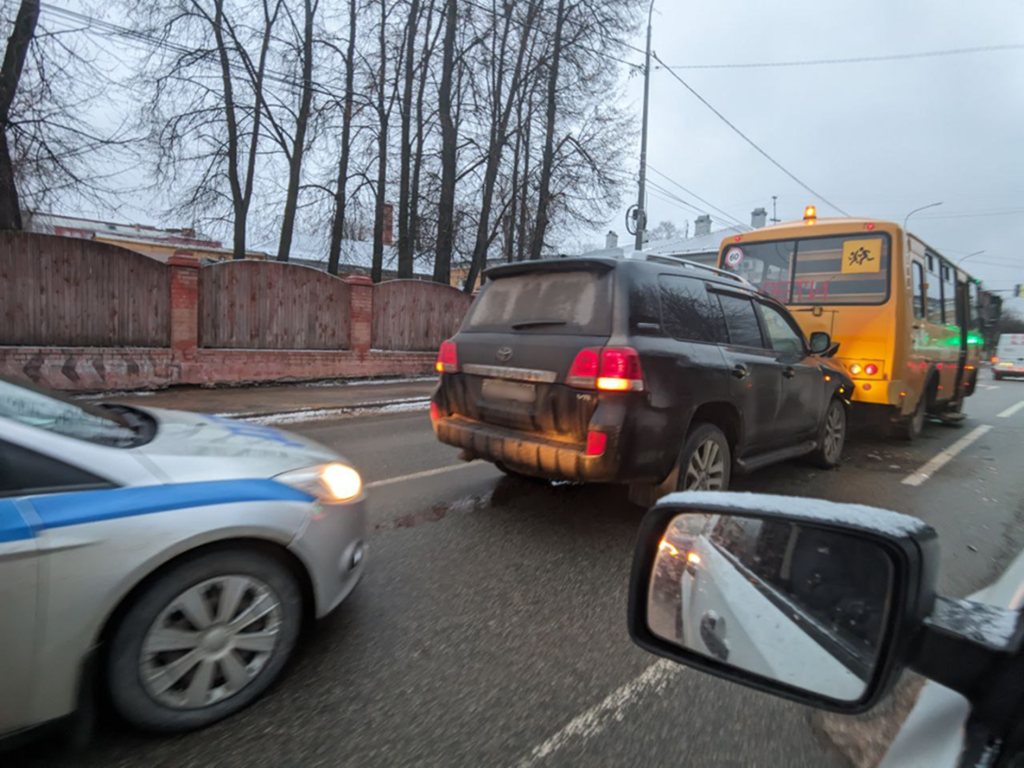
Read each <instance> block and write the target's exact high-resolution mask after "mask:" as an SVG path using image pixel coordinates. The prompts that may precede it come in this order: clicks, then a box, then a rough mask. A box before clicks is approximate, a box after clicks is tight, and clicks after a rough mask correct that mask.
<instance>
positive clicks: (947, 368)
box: [719, 208, 982, 439]
mask: <svg viewBox="0 0 1024 768" xmlns="http://www.w3.org/2000/svg"><path fill="white" fill-rule="evenodd" d="M719 266H720V268H721V269H724V270H726V271H729V272H733V273H737V274H739V275H741V276H743V277H744V278H746V279H747V280H748V281H749V282H751V283H753V284H754V285H755V286H756V287H757V288H759V289H760V290H761V291H762V292H764V293H766V294H768V295H770V296H774V297H775V298H776V299H778V300H779V301H781V302H783V303H784V304H786V305H788V306H789V309H790V311H791V312H792V313H793V316H794V317H795V318H796V319H797V322H799V324H800V326H801V327H802V328H803V330H804V333H805V334H806V335H807V336H808V337H810V335H811V334H812V333H814V332H821V331H823V332H825V333H828V334H829V336H830V337H831V339H832V341H833V342H838V344H839V349H838V351H837V352H836V354H835V358H836V359H837V360H840V361H841V362H842V363H843V364H844V365H845V366H846V368H847V370H848V371H849V373H850V376H851V377H852V378H853V380H854V382H855V393H854V398H853V399H854V405H855V407H856V408H857V409H858V411H859V418H860V420H864V421H871V422H873V423H878V424H886V425H891V428H892V430H893V431H894V432H896V433H897V434H899V435H901V436H903V437H906V438H908V439H909V438H912V437H915V436H916V435H918V434H919V433H920V431H921V428H922V426H923V424H924V421H925V418H926V417H927V416H929V415H931V416H933V417H936V418H940V419H943V420H947V421H956V420H959V419H960V418H962V415H961V409H962V406H963V402H964V398H965V397H967V396H969V395H971V394H973V392H974V388H975V384H976V381H977V373H978V369H977V366H978V361H979V359H980V354H981V347H982V335H981V320H980V293H981V292H980V286H979V284H978V281H976V280H973V279H972V278H971V277H970V275H968V274H967V273H966V272H964V271H963V270H961V269H958V268H957V267H956V265H955V264H954V263H953V262H952V261H950V260H949V259H947V258H945V257H944V256H942V254H940V253H939V252H938V251H937V250H936V249H934V248H932V247H930V246H929V245H928V244H927V243H925V242H924V241H923V240H921V239H920V238H918V237H916V236H914V235H912V234H909V233H907V232H905V231H904V230H903V228H902V227H901V226H900V225H899V224H895V223H893V222H889V221H876V220H872V219H853V218H844V219H818V218H816V216H815V215H814V211H813V208H808V213H807V215H806V216H805V218H804V221H802V222H792V223H784V224H777V225H775V226H771V227H765V228H762V229H757V230H754V231H752V232H748V233H744V234H740V235H735V236H731V237H728V238H726V239H725V240H723V241H722V247H721V251H720V252H719Z"/></svg>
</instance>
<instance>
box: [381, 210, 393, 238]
mask: <svg viewBox="0 0 1024 768" xmlns="http://www.w3.org/2000/svg"><path fill="white" fill-rule="evenodd" d="M381 240H382V241H383V243H384V245H394V244H395V206H393V205H392V204H391V203H384V234H383V235H382V236H381Z"/></svg>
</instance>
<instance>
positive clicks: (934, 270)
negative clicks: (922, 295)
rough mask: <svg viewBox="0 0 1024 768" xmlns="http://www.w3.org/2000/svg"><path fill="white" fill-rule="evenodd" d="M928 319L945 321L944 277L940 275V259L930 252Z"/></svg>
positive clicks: (934, 321)
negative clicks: (943, 304)
mask: <svg viewBox="0 0 1024 768" xmlns="http://www.w3.org/2000/svg"><path fill="white" fill-rule="evenodd" d="M927 258H928V320H929V321H930V322H933V323H939V324H942V323H945V322H946V318H945V316H944V315H943V312H942V310H943V306H942V278H941V277H939V264H938V259H937V258H935V257H934V256H932V255H931V254H928V257H927Z"/></svg>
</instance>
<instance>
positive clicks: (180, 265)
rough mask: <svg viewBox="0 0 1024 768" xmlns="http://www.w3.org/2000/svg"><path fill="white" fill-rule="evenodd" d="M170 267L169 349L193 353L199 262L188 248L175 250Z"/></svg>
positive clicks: (196, 323)
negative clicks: (186, 249)
mask: <svg viewBox="0 0 1024 768" xmlns="http://www.w3.org/2000/svg"><path fill="white" fill-rule="evenodd" d="M167 267H168V268H169V269H170V270H171V279H170V284H171V350H172V351H174V352H175V353H185V354H186V355H187V354H189V353H193V352H195V350H196V348H197V347H198V346H199V262H198V261H197V260H196V257H195V256H193V255H192V252H191V251H175V253H174V255H173V256H171V258H170V259H168V260H167Z"/></svg>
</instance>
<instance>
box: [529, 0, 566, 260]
mask: <svg viewBox="0 0 1024 768" xmlns="http://www.w3.org/2000/svg"><path fill="white" fill-rule="evenodd" d="M565 17H566V2H565V0H558V9H557V10H556V11H555V19H556V20H555V39H554V51H553V52H552V54H551V65H550V67H549V74H548V84H547V116H546V118H545V125H544V151H543V154H542V155H541V169H540V191H539V193H538V195H537V224H536V226H535V227H534V229H533V237H532V239H531V241H530V258H531V259H539V258H540V252H541V250H542V249H543V247H544V234H545V233H546V232H547V229H548V205H549V203H550V199H549V198H550V195H551V169H552V166H553V165H554V162H555V146H554V144H555V121H556V119H557V117H558V70H559V67H560V66H561V63H562V46H563V44H564V41H563V39H562V31H563V29H564V28H565Z"/></svg>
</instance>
